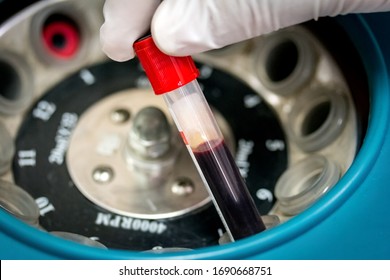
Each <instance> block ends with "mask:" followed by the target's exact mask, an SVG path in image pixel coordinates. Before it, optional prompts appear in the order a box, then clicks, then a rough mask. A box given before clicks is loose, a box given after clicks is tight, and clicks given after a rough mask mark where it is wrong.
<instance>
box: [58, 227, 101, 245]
mask: <svg viewBox="0 0 390 280" xmlns="http://www.w3.org/2000/svg"><path fill="white" fill-rule="evenodd" d="M50 233H51V234H53V235H54V236H57V237H61V238H63V239H66V240H69V241H73V242H76V243H79V244H82V245H86V246H91V247H96V248H101V249H107V247H106V246H104V245H103V244H102V243H100V242H98V241H96V240H93V239H91V238H88V237H85V236H83V235H80V234H76V233H71V232H65V231H51V232H50Z"/></svg>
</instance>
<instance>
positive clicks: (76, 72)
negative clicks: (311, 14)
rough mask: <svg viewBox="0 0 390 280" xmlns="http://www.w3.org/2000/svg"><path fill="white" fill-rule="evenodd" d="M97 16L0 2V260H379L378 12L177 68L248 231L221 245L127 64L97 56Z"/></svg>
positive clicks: (385, 59)
mask: <svg viewBox="0 0 390 280" xmlns="http://www.w3.org/2000/svg"><path fill="white" fill-rule="evenodd" d="M102 6H103V1H100V0H99V1H96V0H88V1H75V0H67V1H64V0H63V1H61V0H47V1H18V3H17V4H16V3H11V1H8V0H3V1H1V2H0V11H1V12H0V21H1V22H0V73H1V75H0V206H1V207H0V244H1V248H0V257H1V258H2V259H153V258H159V259H161V258H176V259H388V258H389V257H390V219H389V218H388V217H389V216H390V208H389V207H388V202H387V199H389V198H390V188H389V187H388V183H387V182H388V180H389V179H390V173H389V172H388V171H387V166H388V162H389V160H388V157H389V156H390V143H388V142H389V141H388V139H390V135H389V133H390V130H389V125H390V120H389V117H390V114H389V112H390V99H389V98H390V94H389V93H390V91H389V75H388V64H389V63H390V53H389V49H390V41H389V39H388V37H389V34H388V31H387V30H386V28H383V26H385V25H386V24H389V23H390V14H388V13H375V14H366V15H348V16H338V17H334V18H323V19H320V20H317V21H310V22H306V23H303V24H300V25H296V26H292V27H288V28H284V29H282V30H278V31H275V32H273V33H270V34H266V35H263V36H260V37H257V38H253V39H251V40H248V41H244V42H240V43H238V44H234V45H230V46H227V47H224V48H222V49H218V50H213V51H209V52H206V53H202V54H198V55H195V56H194V57H193V59H194V61H195V63H196V68H197V69H198V70H199V77H198V82H199V86H200V89H201V90H202V91H203V93H204V94H205V97H206V99H207V103H208V104H209V105H210V108H211V111H212V113H213V115H214V116H215V118H216V121H217V123H218V126H219V127H220V129H221V132H222V134H223V137H224V141H225V144H226V147H227V148H228V149H229V151H230V152H231V153H232V155H233V157H234V162H235V164H236V165H237V167H238V169H239V173H240V176H242V178H243V180H244V181H245V184H246V187H247V189H248V192H249V195H250V196H251V198H252V200H253V202H254V205H255V207H256V209H257V210H258V211H259V213H260V214H261V218H262V220H263V221H264V224H265V226H266V230H264V231H262V232H260V233H258V234H254V235H251V236H249V237H245V238H243V239H240V240H236V241H232V240H231V239H230V238H229V236H228V234H227V231H226V228H225V225H224V223H223V222H222V220H221V217H220V215H219V213H218V211H217V209H216V208H215V206H214V204H213V203H212V199H211V198H210V194H209V193H208V191H207V189H206V188H205V185H204V183H203V180H202V178H201V175H200V174H199V173H198V171H197V169H196V166H195V165H194V163H193V161H192V159H191V156H190V155H189V153H188V151H187V149H186V147H185V144H184V143H183V141H182V140H181V136H180V133H179V132H178V131H177V129H176V127H175V125H174V122H173V120H172V117H171V115H170V114H169V112H168V108H167V106H166V104H165V103H164V101H163V99H162V98H160V97H159V96H155V95H154V94H153V90H152V88H151V85H150V82H149V80H148V78H147V76H146V74H145V71H144V69H143V67H141V65H140V63H139V61H138V60H137V59H133V60H131V61H128V62H122V63H119V62H114V61H111V60H110V59H108V58H107V57H106V56H105V55H104V54H103V53H102V51H101V48H100V43H99V27H100V25H101V24H102V22H103V17H102ZM240 207H241V206H240ZM241 210H242V211H241ZM240 211H241V212H244V211H245V209H238V213H239V212H240ZM249 223H250V222H249Z"/></svg>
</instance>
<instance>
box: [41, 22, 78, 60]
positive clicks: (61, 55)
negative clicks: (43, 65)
mask: <svg viewBox="0 0 390 280" xmlns="http://www.w3.org/2000/svg"><path fill="white" fill-rule="evenodd" d="M41 32H42V34H41V38H42V43H43V45H44V47H45V49H46V50H47V52H48V53H49V55H51V56H53V57H54V58H57V59H61V60H69V59H72V58H73V57H74V56H75V55H76V54H77V53H78V51H79V49H80V37H81V36H80V30H79V28H78V25H77V24H76V22H75V21H73V20H72V19H71V18H70V17H68V16H66V15H63V14H53V15H51V16H49V17H48V18H47V19H46V20H45V21H44V23H43V26H42V31H41Z"/></svg>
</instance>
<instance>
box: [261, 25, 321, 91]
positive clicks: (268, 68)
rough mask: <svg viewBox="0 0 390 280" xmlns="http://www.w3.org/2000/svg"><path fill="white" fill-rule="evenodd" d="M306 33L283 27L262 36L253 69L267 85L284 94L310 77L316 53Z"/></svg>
mask: <svg viewBox="0 0 390 280" xmlns="http://www.w3.org/2000/svg"><path fill="white" fill-rule="evenodd" d="M309 36H310V35H309V33H304V32H298V30H289V31H286V30H284V31H279V32H275V33H273V34H271V35H269V36H267V37H265V38H263V40H262V41H261V42H260V44H259V47H258V52H257V57H256V59H255V60H254V61H255V71H256V73H257V75H258V77H259V79H260V81H261V82H262V83H263V85H264V86H265V87H266V88H268V89H269V90H271V91H274V92H275V93H277V94H281V95H287V94H291V93H294V92H296V91H297V90H299V89H300V88H301V87H303V86H304V85H305V84H307V83H308V82H309V81H310V80H311V78H312V76H313V74H314V72H315V68H316V64H317V63H316V62H317V61H316V60H317V54H316V50H315V47H314V44H313V43H312V42H311V41H310V38H309Z"/></svg>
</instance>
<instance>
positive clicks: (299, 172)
mask: <svg viewBox="0 0 390 280" xmlns="http://www.w3.org/2000/svg"><path fill="white" fill-rule="evenodd" d="M340 176H341V172H340V169H339V167H338V166H337V165H336V163H334V162H332V161H330V160H329V159H327V158H325V157H323V156H320V155H314V156H310V157H307V158H306V159H304V160H302V161H300V162H298V163H297V164H296V165H293V166H292V167H290V168H289V169H287V170H286V171H285V173H283V175H282V176H281V177H280V178H279V180H278V182H277V183H276V186H275V196H276V198H277V199H278V202H279V209H280V211H281V212H283V213H284V214H286V215H289V216H294V215H296V214H298V213H300V212H302V211H303V210H305V209H306V208H308V207H309V206H310V205H312V204H313V203H314V202H315V201H316V200H318V199H319V198H320V197H321V196H322V195H323V194H324V193H325V192H327V191H328V190H329V189H330V188H331V187H333V186H334V185H335V184H336V183H337V182H338V180H339V179H340Z"/></svg>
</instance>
